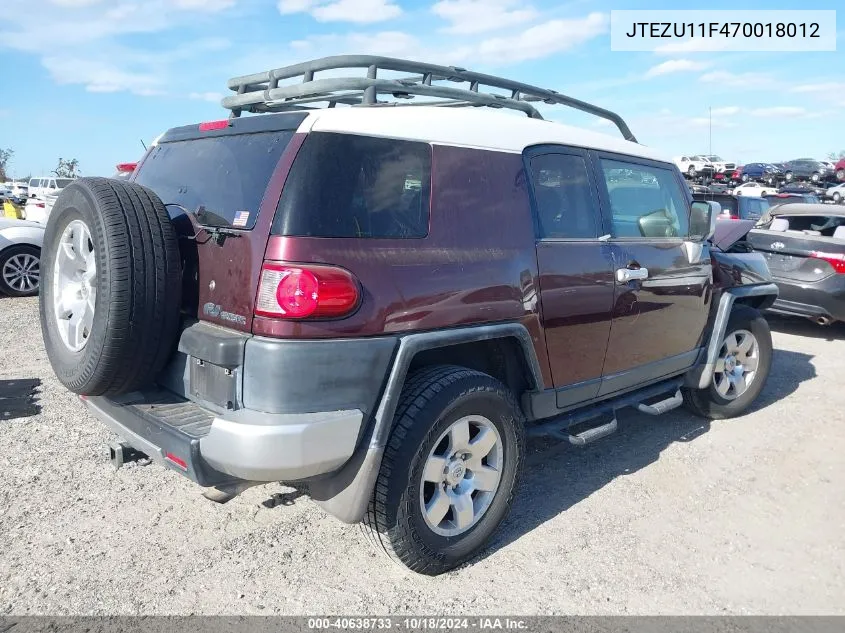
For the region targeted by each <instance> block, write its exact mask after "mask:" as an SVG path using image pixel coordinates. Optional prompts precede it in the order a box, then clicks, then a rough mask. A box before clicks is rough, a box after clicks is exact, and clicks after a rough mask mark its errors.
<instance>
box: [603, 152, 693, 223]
mask: <svg viewBox="0 0 845 633" xmlns="http://www.w3.org/2000/svg"><path fill="white" fill-rule="evenodd" d="M601 166H602V172H603V173H604V181H605V185H606V186H607V194H608V199H609V200H610V211H611V217H612V235H613V237H621V238H626V237H627V238H632V237H634V238H636V237H639V238H685V237H687V236H688V235H689V208H688V205H687V202H686V198H685V197H684V195H683V194H682V193H681V188H680V186H679V185H678V181H677V180H676V179H675V176H674V174H673V172H671V171H669V170H668V169H663V168H661V167H651V166H646V165H638V164H635V163H626V162H622V161H617V160H608V159H602V161H601Z"/></svg>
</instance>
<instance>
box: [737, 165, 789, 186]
mask: <svg viewBox="0 0 845 633" xmlns="http://www.w3.org/2000/svg"><path fill="white" fill-rule="evenodd" d="M783 179H784V175H783V170H782V169H781V168H780V167H777V166H776V165H772V164H770V163H748V164H747V165H743V166H742V175H741V176H740V180H742V182H749V181H751V180H756V181H758V182H764V183H766V184H767V185H774V184H775V183H776V182H780V181H781V180H783Z"/></svg>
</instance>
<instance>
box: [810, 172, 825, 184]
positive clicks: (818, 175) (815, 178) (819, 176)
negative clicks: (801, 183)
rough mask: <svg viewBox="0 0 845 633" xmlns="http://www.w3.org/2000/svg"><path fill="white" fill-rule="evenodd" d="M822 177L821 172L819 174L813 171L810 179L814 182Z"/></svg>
mask: <svg viewBox="0 0 845 633" xmlns="http://www.w3.org/2000/svg"><path fill="white" fill-rule="evenodd" d="M821 179H822V177H821V174H819V173H818V172H813V173H812V174H811V175H810V180H811V181H812V182H818V181H819V180H821Z"/></svg>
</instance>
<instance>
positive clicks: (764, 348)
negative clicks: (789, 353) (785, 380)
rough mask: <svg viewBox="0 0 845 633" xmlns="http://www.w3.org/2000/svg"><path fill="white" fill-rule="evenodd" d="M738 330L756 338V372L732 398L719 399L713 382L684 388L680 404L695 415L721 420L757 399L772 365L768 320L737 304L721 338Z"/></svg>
mask: <svg viewBox="0 0 845 633" xmlns="http://www.w3.org/2000/svg"><path fill="white" fill-rule="evenodd" d="M738 330H747V331H750V332H751V333H752V334H753V335H754V338H756V339H757V345H758V359H757V362H758V365H757V374H756V375H755V377H754V380H753V381H752V383H751V385H749V387H748V389H747V390H746V391H745V393H743V394H742V395H740V396H738V397H737V398H735V399H733V400H728V399H725V398H723V397H722V396H721V395H720V394H719V393H718V392H717V391H716V386H715V385H714V384H713V381H711V382H710V385H709V386H708V387H706V388H705V389H685V390H684V403H685V404H686V406H687V408H688V409H689V410H691V411H692V412H693V413H695V414H696V415H699V416H701V417H705V418H710V419H711V420H722V419H726V418H733V417H736V416H738V415H742V414H743V413H744V412H745V410H746V409H748V407H749V406H751V404H752V403H753V402H754V400H756V399H757V396H759V395H760V392H761V391H762V390H763V387H764V386H765V384H766V379H767V378H768V377H769V371H770V370H771V366H772V333H771V331H770V330H769V323H768V321H766V319H765V318H764V317H763V315H762V314H760V311H759V310H755V309H754V308H751V307H749V306H744V305H737V306H734V309H733V311H732V312H731V316H730V319H728V325H727V327H726V328H725V336H724V337H727V336H728V335H729V334H730V333H731V332H736V331H738ZM724 337H723V338H724Z"/></svg>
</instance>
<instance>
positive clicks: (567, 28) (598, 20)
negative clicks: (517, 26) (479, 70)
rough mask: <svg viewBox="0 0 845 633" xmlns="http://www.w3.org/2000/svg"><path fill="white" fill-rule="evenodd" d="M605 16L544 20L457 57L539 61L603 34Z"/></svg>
mask: <svg viewBox="0 0 845 633" xmlns="http://www.w3.org/2000/svg"><path fill="white" fill-rule="evenodd" d="M609 22H610V21H609V19H608V16H607V15H606V14H604V13H591V14H589V15H588V16H587V17H585V18H581V19H559V20H548V21H547V22H544V23H542V24H538V25H537V26H532V27H531V28H528V29H526V30H524V31H522V32H521V33H518V34H516V35H508V36H503V37H496V38H490V39H486V40H483V41H482V42H480V43H479V44H477V45H475V46H472V45H470V46H467V47H464V48H461V49H459V51H458V53H459V54H462V55H464V56H467V57H470V58H471V59H473V60H477V61H479V62H483V63H488V62H489V63H499V64H512V63H517V62H522V61H527V60H531V59H541V58H543V57H548V56H550V55H552V54H554V53H560V52H563V51H566V50H570V49H572V48H575V47H577V46H579V45H581V44H583V43H584V42H587V41H588V40H591V39H593V38H594V37H597V36H599V35H602V34H603V33H606V32H607V29H608V24H609Z"/></svg>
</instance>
